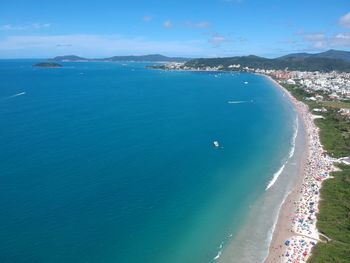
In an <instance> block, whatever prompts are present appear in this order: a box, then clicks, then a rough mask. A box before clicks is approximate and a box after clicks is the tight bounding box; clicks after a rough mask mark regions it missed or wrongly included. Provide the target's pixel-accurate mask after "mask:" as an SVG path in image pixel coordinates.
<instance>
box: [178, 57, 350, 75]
mask: <svg viewBox="0 0 350 263" xmlns="http://www.w3.org/2000/svg"><path fill="white" fill-rule="evenodd" d="M237 64H239V65H240V66H241V68H240V69H236V70H242V68H245V67H249V68H255V69H257V68H259V69H274V70H284V69H286V68H288V70H300V71H334V70H338V71H342V72H350V62H348V61H344V60H342V59H335V58H325V57H314V56H312V57H300V56H294V57H293V56H287V57H284V58H283V57H282V58H275V59H269V58H263V57H258V56H252V55H251V56H242V57H226V58H200V59H192V60H190V61H188V62H187V63H186V64H185V66H188V67H193V68H204V67H218V66H222V68H221V69H222V70H233V69H232V68H229V66H230V65H237Z"/></svg>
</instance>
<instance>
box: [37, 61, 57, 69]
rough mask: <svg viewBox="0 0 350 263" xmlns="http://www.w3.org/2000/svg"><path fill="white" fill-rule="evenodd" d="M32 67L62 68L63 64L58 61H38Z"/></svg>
mask: <svg viewBox="0 0 350 263" xmlns="http://www.w3.org/2000/svg"><path fill="white" fill-rule="evenodd" d="M33 67H38V68H62V67H63V66H62V65H61V64H58V63H53V62H40V63H37V64H34V65H33Z"/></svg>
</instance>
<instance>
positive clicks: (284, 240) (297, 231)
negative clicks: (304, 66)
mask: <svg viewBox="0 0 350 263" xmlns="http://www.w3.org/2000/svg"><path fill="white" fill-rule="evenodd" d="M267 77H268V78H269V79H270V80H271V81H272V82H274V84H275V85H276V86H277V87H278V88H281V89H282V90H283V91H284V92H285V93H286V94H287V95H288V96H289V98H290V100H291V101H292V102H293V104H294V106H295V108H296V110H297V112H298V115H299V118H300V119H301V121H302V123H303V124H304V126H305V129H306V133H307V135H306V136H307V146H306V151H305V158H304V161H303V162H302V163H301V164H300V165H299V168H298V169H299V171H298V172H299V176H298V180H297V181H296V183H295V186H294V188H293V190H292V192H291V193H290V194H289V195H288V197H287V198H286V200H285V202H284V204H283V205H282V207H281V210H280V213H279V217H278V221H277V224H276V227H275V230H274V233H273V237H272V241H271V244H270V248H269V254H268V256H267V258H266V259H265V262H267V263H269V262H306V261H307V259H308V258H309V256H310V254H311V253H312V247H313V246H315V245H316V244H317V242H322V241H321V240H320V235H319V233H318V231H317V228H316V221H317V219H316V214H317V212H318V202H319V198H320V197H319V195H320V193H319V191H320V188H321V186H322V181H323V180H325V179H327V178H328V177H329V173H330V172H332V171H334V170H335V167H334V166H333V160H332V159H331V158H330V157H328V156H327V155H326V154H325V152H324V149H323V147H322V145H321V143H320V139H319V129H318V128H317V127H316V125H315V124H314V119H315V116H314V115H312V114H311V113H310V112H309V109H308V106H307V105H305V104H304V103H302V102H300V101H298V100H296V99H295V98H294V97H293V96H292V95H291V94H290V93H289V92H288V91H287V90H286V89H285V88H283V87H282V86H281V85H280V84H279V83H278V82H276V81H275V80H273V79H272V78H271V77H269V76H267Z"/></svg>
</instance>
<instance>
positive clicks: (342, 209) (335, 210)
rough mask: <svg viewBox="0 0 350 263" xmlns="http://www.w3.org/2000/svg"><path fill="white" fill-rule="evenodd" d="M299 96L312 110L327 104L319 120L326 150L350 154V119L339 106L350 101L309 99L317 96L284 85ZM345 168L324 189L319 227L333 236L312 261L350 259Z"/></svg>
mask: <svg viewBox="0 0 350 263" xmlns="http://www.w3.org/2000/svg"><path fill="white" fill-rule="evenodd" d="M284 86H285V88H286V89H288V90H289V91H290V92H291V93H292V94H293V96H295V98H297V99H298V100H300V101H303V102H304V103H306V104H308V105H309V107H310V109H314V108H317V107H320V106H321V107H322V106H324V107H326V109H327V112H326V113H322V116H323V117H324V119H316V120H315V123H316V125H317V126H318V127H319V128H320V139H321V143H322V144H323V145H324V148H325V150H326V151H327V152H328V153H329V154H330V155H331V156H334V157H337V158H339V157H344V156H349V155H350V121H349V119H346V118H345V117H343V116H341V115H340V114H339V113H338V109H337V108H339V107H343V106H344V105H343V104H344V103H346V104H348V103H349V102H331V103H330V102H315V101H310V100H306V98H307V97H310V96H314V95H315V94H309V93H307V92H305V91H304V90H303V89H301V88H300V87H297V86H295V85H284ZM339 168H340V169H341V171H337V172H333V173H332V174H331V175H332V176H333V177H334V178H333V179H329V180H326V181H325V182H324V183H323V186H322V189H321V201H320V206H319V208H320V211H319V214H318V215H317V219H318V220H317V228H318V229H319V231H320V232H321V233H323V234H324V235H326V236H327V237H329V238H331V239H332V240H331V241H329V242H328V243H318V244H317V245H316V247H315V248H314V250H313V252H312V256H311V257H310V259H309V261H308V262H310V263H332V262H334V263H343V262H344V263H345V262H350V166H346V165H339Z"/></svg>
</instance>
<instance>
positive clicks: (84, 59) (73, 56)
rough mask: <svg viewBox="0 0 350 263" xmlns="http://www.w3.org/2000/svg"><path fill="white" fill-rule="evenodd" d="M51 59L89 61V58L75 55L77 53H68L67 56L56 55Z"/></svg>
mask: <svg viewBox="0 0 350 263" xmlns="http://www.w3.org/2000/svg"><path fill="white" fill-rule="evenodd" d="M50 60H54V61H88V60H89V59H87V58H83V57H79V56H75V55H67V56H58V57H54V58H52V59H50Z"/></svg>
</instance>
